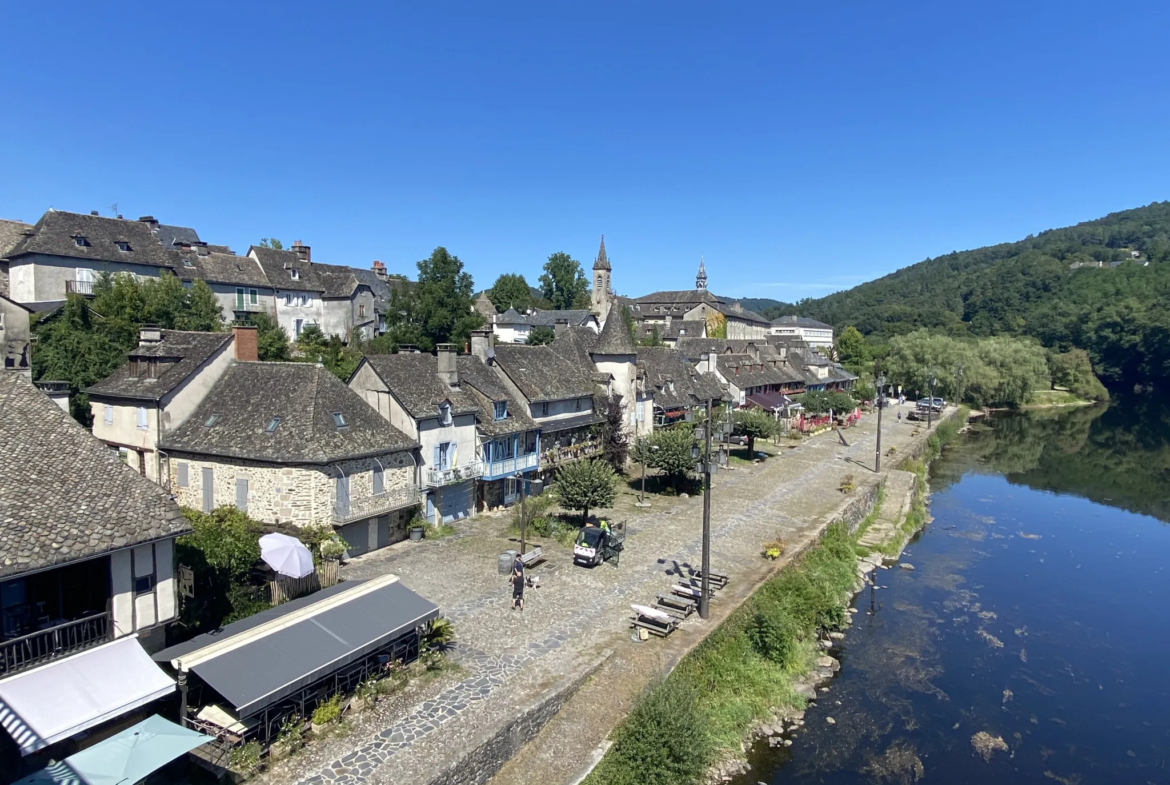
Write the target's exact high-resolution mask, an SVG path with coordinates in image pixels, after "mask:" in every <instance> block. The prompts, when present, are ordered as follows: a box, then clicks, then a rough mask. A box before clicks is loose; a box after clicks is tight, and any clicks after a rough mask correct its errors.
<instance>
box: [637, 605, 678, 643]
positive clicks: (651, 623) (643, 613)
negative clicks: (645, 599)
mask: <svg viewBox="0 0 1170 785" xmlns="http://www.w3.org/2000/svg"><path fill="white" fill-rule="evenodd" d="M630 607H631V608H633V609H634V616H633V618H632V619H631V622H630V626H631V627H635V628H640V629H643V630H646V631H647V632H649V633H650V634H651V635H657V636H658V637H660V638H665V637H666V636H667V635H670V633H672V632H674V631H675V630H676V629H678V619H676V618H675V617H673V616H671V615H670V614H668V613H665V612H663V611H661V610H659V609H657V608H650V607H648V606H646V605H631V606H630Z"/></svg>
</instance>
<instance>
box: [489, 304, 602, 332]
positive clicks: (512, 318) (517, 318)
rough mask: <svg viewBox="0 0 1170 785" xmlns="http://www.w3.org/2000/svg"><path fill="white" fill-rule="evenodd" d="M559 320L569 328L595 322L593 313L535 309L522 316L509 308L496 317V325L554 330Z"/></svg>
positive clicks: (595, 318)
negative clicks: (517, 325)
mask: <svg viewBox="0 0 1170 785" xmlns="http://www.w3.org/2000/svg"><path fill="white" fill-rule="evenodd" d="M561 320H564V321H566V322H568V323H569V326H571V327H584V326H585V325H587V324H589V323H591V322H596V321H597V317H596V316H594V314H593V311H580V310H576V311H574V310H566V311H544V310H539V309H535V310H533V312H532V313H528V314H524V313H520V312H519V311H517V310H516V309H515V308H509V309H508V310H506V311H504V312H503V313H502V314H500V315H498V316H497V317H496V324H527V325H531V326H532V327H553V328H555V327H556V326H557V322H558V321H561Z"/></svg>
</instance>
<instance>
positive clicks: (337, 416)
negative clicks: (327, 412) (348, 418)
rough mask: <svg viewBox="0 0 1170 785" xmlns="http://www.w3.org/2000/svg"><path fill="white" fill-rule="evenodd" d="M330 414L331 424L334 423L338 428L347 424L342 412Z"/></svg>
mask: <svg viewBox="0 0 1170 785" xmlns="http://www.w3.org/2000/svg"><path fill="white" fill-rule="evenodd" d="M332 414H333V424H334V425H336V426H337V427H338V428H344V427H345V426H346V424H347V423H346V422H345V415H344V414H342V413H341V412H333V413H332Z"/></svg>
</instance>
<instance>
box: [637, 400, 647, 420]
mask: <svg viewBox="0 0 1170 785" xmlns="http://www.w3.org/2000/svg"><path fill="white" fill-rule="evenodd" d="M644 419H646V402H645V401H638V422H642V421H643V420H644Z"/></svg>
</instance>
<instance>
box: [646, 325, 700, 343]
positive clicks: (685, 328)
mask: <svg viewBox="0 0 1170 785" xmlns="http://www.w3.org/2000/svg"><path fill="white" fill-rule="evenodd" d="M706 327H707V323H706V322H705V321H703V320H702V319H687V320H683V319H672V320H671V322H670V324H661V323H652V322H638V339H639V340H646V339H648V338H651V337H652V336H653V335H654V331H655V330H657V331H658V340H660V341H663V342H665V343H675V342H676V341H678V339H679V338H698V337H702V335H703V333H704V332H705V331H706Z"/></svg>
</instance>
